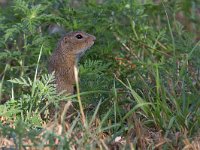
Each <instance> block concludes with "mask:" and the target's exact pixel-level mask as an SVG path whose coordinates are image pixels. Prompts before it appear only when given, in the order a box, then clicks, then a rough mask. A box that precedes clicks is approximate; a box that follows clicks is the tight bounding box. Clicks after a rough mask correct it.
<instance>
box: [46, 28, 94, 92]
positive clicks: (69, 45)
mask: <svg viewBox="0 0 200 150" xmlns="http://www.w3.org/2000/svg"><path fill="white" fill-rule="evenodd" d="M95 39H96V38H95V36H93V35H90V34H87V33H85V32H81V31H77V32H70V33H68V34H66V35H64V36H63V38H61V40H60V41H59V42H58V45H57V48H56V49H55V51H54V52H53V54H52V56H51V57H50V60H49V64H48V70H49V72H50V73H51V72H53V71H55V83H56V89H57V91H58V92H61V91H63V90H65V91H66V92H67V93H71V94H73V93H74V84H75V76H74V66H77V62H78V61H79V59H80V57H81V56H82V55H83V54H84V53H85V51H86V50H87V49H88V48H90V47H91V46H92V45H93V44H94V41H95Z"/></svg>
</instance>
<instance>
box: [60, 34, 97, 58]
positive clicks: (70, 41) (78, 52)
mask: <svg viewBox="0 0 200 150" xmlns="http://www.w3.org/2000/svg"><path fill="white" fill-rule="evenodd" d="M95 40H96V38H95V36H93V35H90V34H88V33H85V32H82V31H77V32H70V33H68V34H66V35H64V37H63V38H62V39H61V40H60V42H59V45H58V46H59V49H61V50H62V53H63V54H66V55H68V56H75V57H77V58H78V59H79V58H80V57H81V56H82V55H83V54H84V53H85V51H86V50H87V49H88V48H90V47H91V46H92V45H93V44H94V41H95Z"/></svg>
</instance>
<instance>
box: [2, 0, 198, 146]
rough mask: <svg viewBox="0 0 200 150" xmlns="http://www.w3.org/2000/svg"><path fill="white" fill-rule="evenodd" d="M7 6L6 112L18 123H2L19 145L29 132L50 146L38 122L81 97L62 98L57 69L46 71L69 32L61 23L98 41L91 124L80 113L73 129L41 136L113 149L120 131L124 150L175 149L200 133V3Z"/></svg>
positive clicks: (87, 96) (86, 101) (90, 86)
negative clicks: (51, 108)
mask: <svg viewBox="0 0 200 150" xmlns="http://www.w3.org/2000/svg"><path fill="white" fill-rule="evenodd" d="M7 5H8V6H7V7H5V8H3V6H2V9H0V22H1V23H0V64H1V65H0V77H1V79H2V80H1V82H0V98H1V101H2V104H1V105H0V116H3V117H5V118H6V119H7V121H8V122H9V121H13V122H14V123H13V124H14V126H15V129H13V128H12V127H8V125H3V124H1V125H0V133H2V135H3V136H5V137H6V136H7V137H8V135H9V136H10V137H12V138H14V139H15V142H16V143H17V144H16V145H15V146H16V147H17V148H18V149H20V148H22V145H23V140H24V138H28V139H30V140H31V141H32V142H33V143H34V144H33V143H32V144H33V145H34V146H38V147H40V148H44V147H45V146H46V145H45V144H43V143H41V142H40V141H42V140H41V138H39V137H38V135H39V134H40V133H41V131H40V130H38V127H40V128H42V127H41V126H42V124H43V123H44V122H46V121H47V120H48V119H49V118H47V116H48V108H49V106H50V105H53V106H55V107H58V103H59V101H60V100H63V99H66V100H68V99H72V100H73V101H74V102H77V100H76V99H77V98H76V97H78V96H77V95H79V93H78V94H77V95H73V96H63V94H62V93H60V94H57V93H56V89H55V85H54V84H53V81H54V75H53V74H47V63H48V58H49V56H50V54H51V52H52V51H53V49H54V48H55V47H56V43H57V41H58V39H59V38H60V35H61V34H63V33H59V32H58V33H54V32H53V30H54V29H53V28H52V26H56V27H58V30H59V31H63V30H66V31H67V32H68V31H71V30H84V31H86V32H89V33H91V34H93V35H95V36H96V38H97V40H96V41H95V45H94V46H93V47H92V48H91V49H90V50H89V51H87V53H86V55H85V56H84V57H83V58H82V59H81V62H80V64H79V76H80V82H79V84H80V91H81V92H82V93H80V95H81V100H82V102H83V108H85V110H84V112H85V114H86V121H85V123H84V124H83V121H82V120H81V119H82V118H81V117H80V115H79V110H77V112H78V113H76V115H75V118H74V120H73V122H72V123H71V124H70V127H69V129H68V131H67V132H66V134H61V135H58V134H56V133H54V132H49V131H46V130H45V129H44V134H43V135H42V136H43V137H42V139H44V141H50V144H49V145H50V146H52V147H53V146H56V147H57V148H59V149H70V148H72V147H73V146H74V145H76V146H78V147H83V149H84V148H87V149H94V148H97V147H98V148H100V149H104V148H105V145H108V147H109V148H110V146H113V145H114V144H116V142H115V138H116V137H119V136H121V137H124V139H126V140H125V141H126V142H125V143H126V144H124V145H123V144H121V146H123V147H124V148H127V147H128V145H130V146H131V145H132V147H137V148H141V149H144V147H145V148H147V147H148V148H149V149H153V148H158V147H154V146H153V145H157V144H159V143H161V142H163V141H162V139H163V140H165V142H163V144H162V145H161V146H162V148H164V149H173V148H175V147H176V148H177V147H181V148H183V147H184V143H183V142H182V139H185V138H190V139H192V138H193V137H195V136H197V133H198V132H199V123H200V119H199V118H200V117H199V114H200V110H199V106H200V102H199V96H200V93H199V91H200V79H199V78H200V77H199V76H200V73H199V72H200V59H199V57H200V43H199V41H198V38H199V35H198V33H199V31H200V27H199V23H200V19H199V13H198V11H197V10H198V9H199V7H200V3H199V2H197V1H195V0H191V1H187V0H178V1H165V2H164V1H163V2H160V3H159V2H157V3H156V2H153V1H151V0H149V1H139V0H137V1H130V0H118V1H114V0H108V1H106V0H105V1H104V2H101V1H98V0H97V1H94V0H87V1H71V0H51V1H47V0H42V1H37V0H35V1H32V0H26V1H24V0H16V1H10V2H9V3H8V4H7ZM180 14H181V15H180ZM180 17H182V18H181V19H179V18H180ZM5 101H6V102H5ZM3 102H4V103H3ZM74 104H75V107H76V108H77V109H78V106H76V104H77V103H74ZM41 115H44V116H45V117H44V119H43V120H42V118H41V117H40V116H41ZM50 119H51V118H50ZM8 124H9V123H8ZM4 131H5V132H4ZM152 132H154V133H155V134H156V135H157V136H154V137H151V138H152V139H151V140H152V142H150V143H149V141H146V143H145V142H142V143H141V139H145V137H144V136H145V135H148V134H151V133H152ZM101 134H106V138H105V139H104V140H102V139H101V140H99V137H100V136H101ZM74 135H78V136H79V135H81V136H79V137H78V138H77V137H74ZM177 135H178V137H177ZM55 138H58V139H59V141H60V144H57V145H56V144H54V140H55ZM148 138H149V137H148ZM158 138H159V139H161V141H156V140H158ZM177 139H178V140H177ZM191 141H192V140H191ZM103 142H104V143H103ZM47 143H48V142H47ZM88 143H89V144H88ZM112 143H114V144H113V145H112ZM142 144H143V147H142ZM33 145H30V147H31V146H33ZM23 146H24V145H23ZM27 147H28V146H27ZM106 148H107V147H106ZM106 148H105V149H106ZM128 148H129V147H128ZM159 148H160V147H159ZM130 149H131V148H130Z"/></svg>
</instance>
